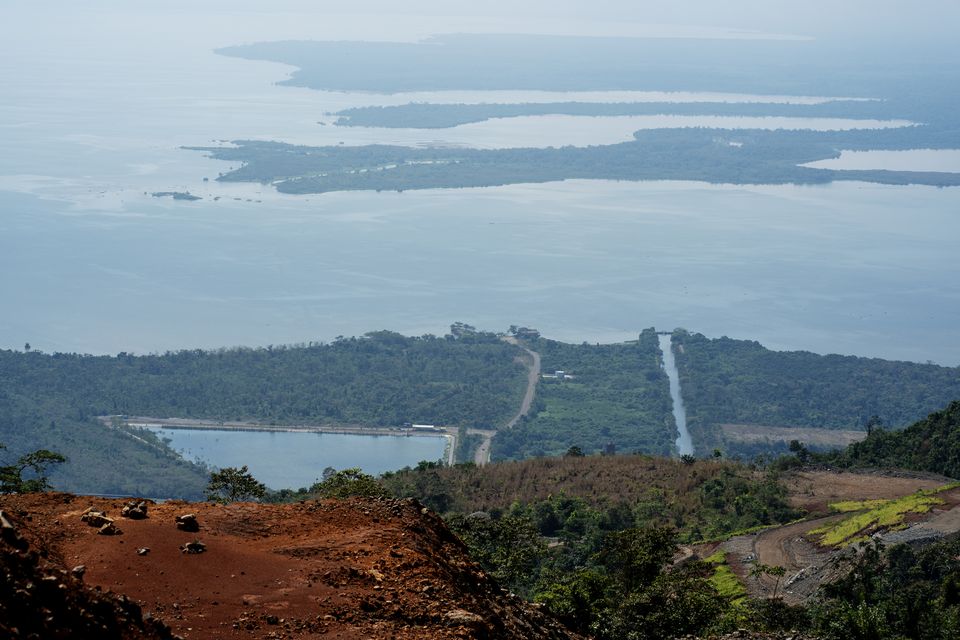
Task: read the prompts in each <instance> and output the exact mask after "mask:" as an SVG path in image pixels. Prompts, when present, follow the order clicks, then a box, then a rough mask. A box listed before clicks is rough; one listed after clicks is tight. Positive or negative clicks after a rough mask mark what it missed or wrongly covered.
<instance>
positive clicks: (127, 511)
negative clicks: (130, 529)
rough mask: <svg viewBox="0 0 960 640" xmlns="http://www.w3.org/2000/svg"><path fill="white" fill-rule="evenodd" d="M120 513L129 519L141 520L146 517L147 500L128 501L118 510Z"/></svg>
mask: <svg viewBox="0 0 960 640" xmlns="http://www.w3.org/2000/svg"><path fill="white" fill-rule="evenodd" d="M120 515H121V516H123V517H124V518H130V519H131V520H143V519H144V518H146V517H147V501H146V500H133V501H132V502H128V503H127V504H126V506H124V507H123V509H121V511H120Z"/></svg>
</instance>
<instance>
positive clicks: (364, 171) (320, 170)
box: [187, 126, 960, 194]
mask: <svg viewBox="0 0 960 640" xmlns="http://www.w3.org/2000/svg"><path fill="white" fill-rule="evenodd" d="M634 138H635V139H634V140H633V141H630V142H623V143H620V144H612V145H603V146H591V147H562V148H553V147H550V148H519V149H462V148H456V149H451V148H413V147H402V146H389V145H366V146H359V147H350V146H328V147H307V146H298V145H290V144H285V143H279V142H261V141H252V140H246V141H244V140H238V141H236V142H235V143H234V144H235V146H232V147H187V148H188V149H192V150H196V151H203V152H206V153H208V154H209V155H210V157H212V158H215V159H217V160H230V161H235V162H241V163H243V164H242V166H241V167H239V168H237V169H235V170H233V171H230V172H228V173H225V174H223V175H221V176H220V177H219V178H218V180H220V181H224V182H260V183H264V184H272V185H273V186H274V187H275V188H276V189H277V190H278V191H280V192H282V193H295V194H305V193H327V192H331V191H357V190H376V191H404V190H408V189H440V188H447V189H449V188H466V187H491V186H500V185H507V184H518V183H537V182H552V181H558V180H572V179H598V180H697V181H703V182H711V183H728V184H787V183H793V184H826V183H829V182H833V181H836V180H857V181H864V182H878V183H883V184H924V185H932V186H939V187H946V186H958V185H960V174H957V173H941V172H921V171H884V170H877V171H847V170H831V169H814V168H810V167H804V166H801V165H803V164H805V163H810V162H815V161H817V160H825V159H829V158H836V157H839V155H840V150H841V149H851V150H866V149H913V148H937V149H943V148H956V147H960V129H958V130H956V131H954V132H952V133H951V134H949V135H948V134H947V133H945V132H944V131H942V130H939V129H937V128H933V127H925V126H916V127H903V128H898V129H885V130H880V131H864V130H854V131H822V132H821V131H808V130H803V131H783V130H778V131H765V130H730V129H699V128H689V129H653V130H644V131H638V132H637V133H636V134H634Z"/></svg>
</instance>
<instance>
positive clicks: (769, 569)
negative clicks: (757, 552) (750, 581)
mask: <svg viewBox="0 0 960 640" xmlns="http://www.w3.org/2000/svg"><path fill="white" fill-rule="evenodd" d="M786 574H787V570H786V569H784V568H783V567H776V566H770V565H767V564H763V563H762V562H758V563H756V564H755V565H754V567H753V569H752V570H751V571H750V575H751V576H753V577H754V578H758V579H759V578H760V576H763V575H768V576H773V577H775V578H776V579H777V581H776V582H775V583H774V585H773V596H771V597H772V598H773V599H774V600H776V599H777V591H778V590H779V589H780V580H781V579H782V578H783V576H785V575H786Z"/></svg>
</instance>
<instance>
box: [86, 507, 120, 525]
mask: <svg viewBox="0 0 960 640" xmlns="http://www.w3.org/2000/svg"><path fill="white" fill-rule="evenodd" d="M80 520H81V521H83V522H86V523H87V524H88V525H90V526H91V527H97V528H100V527H103V525H105V524H113V518H108V517H107V512H106V511H96V510H95V509H94V508H93V507H88V508H87V510H86V511H84V512H83V514H82V515H81V516H80Z"/></svg>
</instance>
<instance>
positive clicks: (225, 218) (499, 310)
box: [0, 2, 960, 466]
mask: <svg viewBox="0 0 960 640" xmlns="http://www.w3.org/2000/svg"><path fill="white" fill-rule="evenodd" d="M109 6H112V7H113V9H107V8H105V7H109ZM125 6H127V5H121V4H111V3H110V2H101V3H99V4H97V5H96V7H99V8H90V7H86V6H82V7H81V6H79V5H76V6H75V5H73V4H71V3H66V2H62V3H60V4H58V5H57V7H58V8H57V11H50V10H49V9H47V8H45V6H44V7H41V6H36V7H32V6H30V5H24V6H20V7H18V8H17V11H18V15H19V17H21V18H23V19H24V20H27V19H29V20H28V22H18V21H14V20H10V21H5V22H4V24H3V25H0V75H2V77H3V78H4V100H3V101H2V104H0V142H2V143H3V148H4V152H3V154H0V299H2V300H3V313H0V347H3V348H20V347H22V346H23V344H24V343H25V342H30V343H31V344H32V345H34V346H35V347H36V348H40V349H43V350H45V351H84V352H92V353H116V352H119V351H130V352H135V353H145V352H150V351H162V350H166V349H179V348H193V347H219V346H232V345H266V344H278V343H295V342H301V341H308V340H330V339H332V338H334V337H335V336H337V335H356V334H361V333H363V332H365V331H370V330H377V329H384V328H389V329H394V330H397V331H401V332H404V333H408V334H422V333H443V332H445V331H446V330H447V327H448V326H449V324H450V323H451V322H453V321H458V320H461V321H465V322H470V323H471V324H475V325H478V326H480V327H483V328H487V329H491V330H503V329H506V327H508V326H509V325H510V324H522V325H528V326H534V327H537V328H539V329H540V330H541V331H543V332H544V334H545V335H547V336H550V337H554V338H557V339H562V340H569V341H574V342H580V341H582V340H589V341H591V342H592V341H613V340H623V339H629V338H634V337H635V336H636V334H637V332H638V331H640V330H641V329H642V328H644V327H648V326H652V325H655V326H657V327H658V328H660V329H671V328H673V327H677V326H683V327H686V328H688V329H691V330H695V331H700V332H703V333H706V334H708V335H711V336H720V335H729V336H731V337H738V338H749V339H757V340H759V341H761V342H762V343H764V344H765V345H767V346H769V347H772V348H778V349H808V350H812V351H816V352H821V353H826V352H839V353H849V354H857V355H866V356H880V357H887V358H898V359H906V360H919V361H924V360H928V359H929V360H933V361H935V362H940V363H944V364H951V365H956V364H960V339H958V338H960V333H958V329H957V324H956V318H957V317H958V316H960V260H958V259H957V257H956V248H955V244H956V243H955V239H956V238H957V237H958V235H960V220H958V218H957V215H956V212H957V211H960V189H935V188H927V187H893V186H880V185H867V184H857V183H841V184H836V185H827V186H816V187H796V186H785V187H752V186H729V185H726V186H712V185H705V184H699V183H681V182H653V183H618V182H606V181H569V182H564V183H553V184H544V185H515V186H510V187H503V188H495V189H463V190H447V191H422V192H409V191H408V192H405V193H402V194H397V193H382V194H376V193H333V194H326V195H323V196H283V195H280V194H276V193H274V192H273V190H272V189H270V188H268V187H263V186H261V185H236V184H218V183H216V182H213V181H212V180H211V181H210V182H203V177H205V176H206V177H210V178H213V177H215V176H216V175H217V174H218V173H219V172H222V171H225V170H227V169H228V168H229V167H230V164H229V163H226V162H218V161H213V160H210V159H207V158H204V157H203V156H202V154H199V153H196V152H188V151H184V150H181V149H180V148H179V147H180V146H181V145H207V144H210V143H211V142H212V141H218V140H232V139H243V138H250V139H275V140H284V141H289V142H297V143H305V144H317V143H323V142H339V141H344V142H346V143H349V144H359V143H363V142H373V141H376V142H390V141H394V142H396V141H402V142H405V143H408V144H414V143H430V142H434V141H448V142H449V141H453V142H459V143H465V144H472V145H475V146H497V145H507V144H514V143H516V141H517V140H520V139H522V140H524V142H525V143H531V144H541V145H548V144H553V145H556V144H565V143H568V142H575V143H577V144H581V143H584V144H587V143H593V144H597V143H600V142H609V141H615V140H617V139H620V138H622V137H623V136H624V135H627V134H628V133H629V132H630V131H632V130H633V129H634V128H638V127H637V122H636V121H631V122H629V123H619V122H612V121H615V120H618V119H616V118H612V119H611V118H601V119H595V120H592V119H591V124H590V127H586V126H584V122H582V120H584V119H576V120H577V124H576V126H575V127H570V126H567V124H569V117H566V118H563V117H561V118H559V119H557V118H552V117H545V118H542V119H540V120H537V121H536V122H535V123H534V122H527V123H526V124H528V125H531V126H529V127H527V128H528V129H529V131H527V132H523V131H517V130H516V129H515V128H511V127H515V126H516V125H517V122H518V121H521V120H520V119H517V120H515V121H513V122H512V123H509V122H508V121H499V122H497V121H491V122H489V123H482V125H481V124H478V125H466V126H464V127H458V128H456V129H453V130H449V131H442V132H438V131H416V132H411V131H400V132H397V131H396V130H389V131H384V130H379V129H366V130H364V129H359V130H358V129H357V128H335V127H330V126H320V125H319V124H317V123H318V122H319V121H324V120H329V116H327V115H325V114H327V113H328V112H331V111H336V110H339V109H342V108H345V107H349V106H358V105H364V104H397V103H403V102H407V101H409V98H410V96H409V95H395V96H379V95H372V94H350V93H331V92H319V91H310V90H308V89H302V88H294V87H280V86H276V85H275V83H276V82H277V81H279V80H282V79H283V78H284V77H286V75H287V73H288V72H289V67H285V66H283V65H278V64H273V63H265V62H251V61H246V60H240V59H235V58H226V57H222V56H217V55H214V54H213V53H212V50H213V49H214V48H216V47H221V46H227V45H232V44H238V43H243V42H252V41H257V40H281V39H294V38H334V39H343V38H357V39H364V38H366V39H373V38H377V37H381V36H382V34H380V33H379V32H377V29H378V28H379V29H383V28H384V27H383V26H382V24H381V25H380V26H378V25H376V24H371V23H370V22H369V21H368V22H367V23H364V24H361V23H359V22H356V21H355V20H354V21H352V22H351V20H350V19H349V17H348V16H344V15H331V17H330V20H325V21H319V22H320V23H318V21H312V22H308V21H306V20H304V19H303V16H302V15H300V14H298V13H297V12H296V11H292V12H280V11H279V10H278V12H277V13H254V12H249V13H241V14H238V15H236V16H231V19H230V20H226V19H224V17H223V15H222V14H221V13H218V12H217V11H215V10H212V9H200V8H196V7H194V6H193V5H187V4H185V3H180V4H176V3H174V5H171V6H178V7H180V9H181V11H180V12H178V11H173V10H169V9H167V8H166V6H165V7H164V9H163V10H149V9H141V8H137V9H130V10H129V11H120V10H117V8H118V7H125ZM205 6H206V5H205ZM31 12H32V13H31ZM106 18H109V19H106ZM380 22H381V23H382V22H383V21H380ZM22 23H29V24H31V29H29V30H27V29H22V28H19V27H18V26H17V25H18V24H22ZM144 25H149V28H144ZM488 26H489V25H488ZM390 28H391V29H392V33H394V34H396V33H398V32H402V33H404V34H406V37H407V38H408V39H411V40H412V39H415V38H417V37H422V36H425V35H429V34H430V33H439V32H448V33H449V32H456V31H468V30H469V28H467V26H466V23H463V22H462V21H461V22H457V20H455V19H442V18H435V19H424V18H423V17H422V16H407V17H403V18H401V19H398V20H396V21H393V22H391V24H390ZM515 28H520V27H519V26H516V25H515ZM490 29H491V30H496V29H495V28H494V27H493V26H491V27H490ZM468 93H473V92H468ZM496 93H498V92H487V93H486V97H487V98H489V100H490V101H503V102H515V101H524V97H523V95H522V92H521V95H519V96H518V95H516V94H517V92H510V95H508V96H497V95H492V94H496ZM608 93H609V95H608V96H607V98H608V99H610V100H617V99H622V96H620V95H619V94H620V93H621V92H608ZM530 94H531V95H530V96H528V98H531V99H537V98H539V99H541V100H543V99H545V96H544V95H543V92H530ZM576 95H579V94H559V95H558V96H557V97H558V99H562V100H567V99H571V97H574V98H575V96H576ZM674 97H675V99H677V100H692V99H700V100H714V99H717V97H716V95H715V94H696V93H690V94H674ZM727 97H728V98H729V99H731V100H734V99H736V100H748V99H752V100H757V101H770V102H773V101H790V100H792V101H798V102H802V101H808V102H809V101H818V100H822V99H823V98H817V97H813V98H811V97H809V96H798V97H784V96H742V95H740V96H737V95H734V96H727ZM602 98H603V96H596V95H593V96H592V97H591V98H590V99H591V100H596V99H602ZM420 99H422V100H431V101H444V100H445V101H463V95H461V94H458V93H455V92H441V93H437V94H420ZM656 99H658V100H662V99H663V98H662V96H659V95H658V96H656ZM526 120H531V119H526ZM745 120H750V119H745ZM565 122H566V123H567V124H564V123H565ZM534 124H536V126H532V125H534ZM752 124H753V123H751V125H752ZM808 124H810V123H808ZM835 124H836V123H835ZM839 124H840V125H844V126H847V125H849V122H847V123H839ZM731 126H733V124H731ZM838 126H839V125H838ZM391 136H397V137H391ZM451 136H453V137H451ZM524 136H526V137H524ZM174 190H177V191H186V190H189V191H191V192H193V193H196V194H198V195H201V196H203V197H204V199H203V200H201V201H198V202H192V203H188V202H173V201H170V200H159V199H155V198H151V197H149V196H146V195H145V192H152V191H174ZM216 197H219V198H220V200H219V201H214V200H213V198H216ZM340 466H342V465H340Z"/></svg>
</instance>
